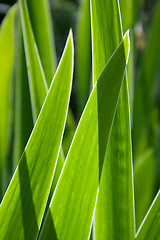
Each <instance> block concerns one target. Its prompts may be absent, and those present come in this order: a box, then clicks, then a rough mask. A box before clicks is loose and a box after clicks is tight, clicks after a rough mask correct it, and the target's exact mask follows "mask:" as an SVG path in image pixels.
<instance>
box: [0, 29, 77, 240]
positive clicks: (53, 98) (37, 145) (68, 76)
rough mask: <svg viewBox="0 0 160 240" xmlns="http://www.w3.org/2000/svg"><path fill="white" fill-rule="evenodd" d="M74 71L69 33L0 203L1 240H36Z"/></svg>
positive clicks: (60, 137)
mask: <svg viewBox="0 0 160 240" xmlns="http://www.w3.org/2000/svg"><path fill="white" fill-rule="evenodd" d="M72 74H73V40H72V33H70V35H69V37H68V40H67V44H66V47H65V50H64V53H63V56H62V59H61V62H60V64H59V67H58V70H57V72H56V74H55V77H54V79H53V81H52V84H51V87H50V90H49V91H48V94H47V97H46V100H45V102H44V104H43V107H42V110H41V113H40V114H39V117H38V120H37V122H36V125H35V127H34V130H33V132H32V135H31V137H30V139H29V141H28V144H27V146H26V148H25V151H24V153H23V155H22V158H21V161H20V163H19V165H18V167H17V169H16V171H15V173H14V176H13V178H12V181H11V183H10V185H9V188H8V190H7V192H6V194H5V196H4V198H3V201H2V203H1V206H0V222H1V227H0V236H1V239H35V237H36V235H37V233H38V229H39V227H40V224H41V221H42V217H43V214H44V210H45V206H46V203H47V198H48V194H49V190H50V186H51V182H52V177H53V173H54V170H55V166H56V161H57V158H58V152H59V150H60V144H61V141H62V134H63V130H64V125H65V120H66V115H67V108H68V103H69V97H70V91H71V82H72Z"/></svg>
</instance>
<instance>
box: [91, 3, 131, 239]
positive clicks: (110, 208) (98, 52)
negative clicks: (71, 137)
mask: <svg viewBox="0 0 160 240" xmlns="http://www.w3.org/2000/svg"><path fill="white" fill-rule="evenodd" d="M106 12H107V13H108V14H106ZM91 15H92V21H91V22H92V38H93V39H92V42H93V50H92V51H93V80H94V83H95V81H96V80H97V78H98V76H99V74H100V71H101V68H102V67H103V66H104V65H105V63H106V61H107V60H108V59H109V58H110V56H111V55H112V53H113V52H114V49H115V48H116V47H117V45H118V44H119V42H120V41H121V38H122V32H121V31H122V30H121V22H120V16H119V8H118V3H117V1H105V0H101V1H95V0H92V1H91ZM104 16H106V17H105V18H104ZM108 33H109V34H108ZM115 69H116V68H115ZM127 85H128V83H127V79H126V78H125V81H124V82H123V85H122V90H121V94H120V98H119V103H118V106H117V111H116V114H115V118H114V122H113V128H112V132H111V136H110V140H109V144H108V150H107V154H106V159H105V164H104V170H103V173H102V179H101V184H100V190H99V196H98V200H97V206H96V210H95V222H94V232H95V239H96V240H100V239H123V240H124V239H134V234H135V227H134V201H133V176H132V174H133V173H132V154H131V134H130V116H129V103H128V86H127ZM117 216H120V217H117Z"/></svg>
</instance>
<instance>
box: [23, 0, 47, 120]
mask: <svg viewBox="0 0 160 240" xmlns="http://www.w3.org/2000/svg"><path fill="white" fill-rule="evenodd" d="M19 4H20V14H21V22H22V30H23V37H24V46H25V53H26V59H27V69H28V77H29V85H30V95H31V103H32V112H33V119H34V122H35V121H36V119H37V117H38V114H39V112H40V110H41V107H42V105H43V102H44V99H45V97H46V94H47V90H48V87H47V82H46V79H45V75H44V72H43V68H42V65H41V60H40V58H39V54H38V50H37V47H36V43H35V40H34V36H33V32H32V28H31V24H30V20H29V16H28V11H27V7H26V3H25V1H24V0H19Z"/></svg>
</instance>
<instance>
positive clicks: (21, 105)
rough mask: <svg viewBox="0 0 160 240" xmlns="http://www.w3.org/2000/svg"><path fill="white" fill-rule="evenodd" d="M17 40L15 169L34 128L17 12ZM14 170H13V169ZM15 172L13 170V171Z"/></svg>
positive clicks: (15, 70)
mask: <svg viewBox="0 0 160 240" xmlns="http://www.w3.org/2000/svg"><path fill="white" fill-rule="evenodd" d="M17 15H18V16H17V24H16V28H15V31H16V36H15V38H16V41H15V49H16V52H15V61H14V63H15V66H14V78H15V108H14V111H15V112H14V119H15V121H14V142H13V170H15V169H16V167H17V165H18V162H19V160H20V157H21V155H22V153H23V151H24V148H25V146H26V143H27V141H28V138H29V136H30V134H31V131H32V129H33V119H32V109H31V101H30V92H29V85H28V76H27V68H26V60H25V53H24V45H23V37H22V30H21V23H20V15H19V14H17ZM13 170H12V171H13ZM12 174H13V172H12Z"/></svg>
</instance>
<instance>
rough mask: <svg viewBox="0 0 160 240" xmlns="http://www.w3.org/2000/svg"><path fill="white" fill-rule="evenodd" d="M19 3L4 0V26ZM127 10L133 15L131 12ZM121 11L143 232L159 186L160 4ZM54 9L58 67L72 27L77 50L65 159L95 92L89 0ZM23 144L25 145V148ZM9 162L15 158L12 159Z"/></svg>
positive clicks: (54, 3) (53, 3) (140, 3)
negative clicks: (127, 47)
mask: <svg viewBox="0 0 160 240" xmlns="http://www.w3.org/2000/svg"><path fill="white" fill-rule="evenodd" d="M15 2H16V1H14V0H1V1H0V22H1V21H2V20H3V18H4V16H5V14H6V12H7V11H8V9H9V8H10V6H11V5H13V4H14V3H15ZM126 5H127V9H128V11H126ZM120 7H121V14H122V22H123V30H124V32H125V31H126V30H127V29H128V28H130V29H131V31H130V37H131V54H130V61H129V65H128V79H129V92H130V108H131V109H130V110H131V126H132V129H131V131H132V145H133V146H132V147H133V161H134V181H135V207H136V224H137V227H139V225H140V223H141V221H142V220H143V218H144V216H145V214H146V212H147V210H148V208H149V206H150V204H151V202H152V200H153V199H154V197H155V195H156V193H157V191H158V189H159V187H160V81H159V80H160V44H159V39H160V26H159V23H160V2H159V1H158V0H136V1H131V0H129V1H126V0H120ZM50 9H51V14H52V20H53V28H54V38H55V45H56V51H57V62H58V61H59V59H60V56H61V54H62V50H63V47H64V44H65V41H66V38H67V35H68V31H69V29H70V28H72V29H73V33H74V40H75V49H76V52H75V58H76V61H75V72H74V83H73V90H72V96H71V105H70V106H71V110H72V113H71V112H70V116H69V118H68V122H67V126H66V130H65V136H69V137H66V138H64V141H66V143H65V144H64V146H63V148H64V154H65V155H66V154H67V151H68V147H69V145H70V141H71V139H72V136H73V134H74V128H75V126H76V124H77V122H78V120H79V118H80V116H81V113H82V111H83V108H84V106H85V103H86V101H87V98H88V96H89V93H90V89H91V87H92V86H91V75H92V74H91V37H90V36H91V29H90V13H89V1H88V0H81V1H80V0H50ZM28 104H30V103H28ZM72 115H73V116H72ZM73 118H74V120H73ZM29 124H30V128H29V130H28V132H27V133H26V135H27V136H29V134H30V129H32V119H30V123H29ZM71 129H72V130H71ZM12 134H13V133H12ZM68 139H69V140H68ZM22 145H23V146H24V145H25V143H23V144H22ZM10 152H12V150H11V151H10ZM8 159H10V158H9V157H8ZM15 165H16V164H15ZM9 166H10V165H9ZM13 169H14V167H13V168H11V169H10V176H11V175H12V172H13ZM6 185H7V184H6Z"/></svg>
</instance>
